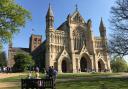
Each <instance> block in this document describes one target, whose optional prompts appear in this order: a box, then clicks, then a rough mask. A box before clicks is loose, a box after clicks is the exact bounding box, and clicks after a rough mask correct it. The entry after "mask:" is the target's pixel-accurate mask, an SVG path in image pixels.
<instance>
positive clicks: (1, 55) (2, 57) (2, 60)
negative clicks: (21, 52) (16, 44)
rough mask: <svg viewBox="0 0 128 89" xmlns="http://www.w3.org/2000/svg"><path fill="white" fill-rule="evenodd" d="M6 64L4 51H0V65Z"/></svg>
mask: <svg viewBox="0 0 128 89" xmlns="http://www.w3.org/2000/svg"><path fill="white" fill-rule="evenodd" d="M6 65H7V58H6V53H5V52H0V66H6Z"/></svg>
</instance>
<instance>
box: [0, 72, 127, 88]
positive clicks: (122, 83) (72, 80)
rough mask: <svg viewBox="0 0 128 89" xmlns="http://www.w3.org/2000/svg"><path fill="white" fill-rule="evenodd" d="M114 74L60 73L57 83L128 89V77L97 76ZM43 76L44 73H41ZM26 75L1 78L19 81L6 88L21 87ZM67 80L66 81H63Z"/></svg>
mask: <svg viewBox="0 0 128 89" xmlns="http://www.w3.org/2000/svg"><path fill="white" fill-rule="evenodd" d="M111 75H114V74H97V73H96V74H95V73H94V74H60V75H58V81H57V83H56V89H100V87H101V84H103V83H104V84H105V86H107V87H109V89H128V78H121V77H119V78H98V77H97V76H111ZM41 76H43V75H41ZM21 77H22V78H25V77H26V76H17V77H11V78H5V79H0V82H19V85H17V87H10V88H6V89H20V78H21ZM63 80H65V81H63ZM1 89H2V88H1Z"/></svg>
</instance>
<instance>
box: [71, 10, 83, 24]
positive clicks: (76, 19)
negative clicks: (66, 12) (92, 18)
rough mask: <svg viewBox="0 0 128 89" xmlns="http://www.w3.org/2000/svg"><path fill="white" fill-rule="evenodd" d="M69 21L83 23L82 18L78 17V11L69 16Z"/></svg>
mask: <svg viewBox="0 0 128 89" xmlns="http://www.w3.org/2000/svg"><path fill="white" fill-rule="evenodd" d="M71 21H72V22H74V23H85V21H84V19H83V17H82V16H81V15H80V13H79V12H78V11H75V12H74V13H73V15H72V16H71Z"/></svg>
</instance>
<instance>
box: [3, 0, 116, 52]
mask: <svg viewBox="0 0 128 89" xmlns="http://www.w3.org/2000/svg"><path fill="white" fill-rule="evenodd" d="M113 1H114V0H16V3H18V4H19V5H21V6H23V7H24V8H26V9H27V10H29V11H30V12H31V14H32V20H31V21H27V24H26V26H25V27H24V28H22V29H21V31H20V33H16V34H15V36H14V37H13V46H14V47H25V48H27V47H28V46H29V37H30V35H31V33H33V34H39V35H42V36H43V40H44V39H45V15H46V13H47V9H48V5H49V3H51V6H52V9H53V12H54V18H55V23H54V25H55V28H57V27H58V26H59V25H61V23H63V22H64V21H65V20H66V17H67V15H68V14H69V13H70V14H72V13H73V12H74V11H75V5H76V4H77V5H78V10H79V12H80V13H81V15H82V16H83V18H84V19H85V21H87V20H88V19H91V20H92V25H93V33H94V35H96V36H98V35H99V23H100V19H101V17H102V18H103V22H104V24H105V26H106V30H107V34H108V33H110V30H109V27H110V25H109V21H108V20H109V18H110V7H111V6H112V5H113V4H114V3H113ZM32 29H34V31H32ZM107 36H109V35H107ZM7 48H8V47H7V45H5V46H4V50H5V51H6V52H7V50H8V49H7Z"/></svg>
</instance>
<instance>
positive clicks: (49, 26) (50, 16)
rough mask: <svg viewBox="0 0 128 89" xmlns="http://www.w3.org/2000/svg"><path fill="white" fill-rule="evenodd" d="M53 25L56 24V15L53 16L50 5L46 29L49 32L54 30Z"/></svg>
mask: <svg viewBox="0 0 128 89" xmlns="http://www.w3.org/2000/svg"><path fill="white" fill-rule="evenodd" d="M53 24H54V15H53V11H52V8H51V5H50V3H49V7H48V11H47V14H46V29H47V30H50V29H52V28H53Z"/></svg>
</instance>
